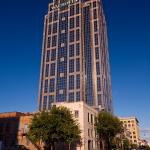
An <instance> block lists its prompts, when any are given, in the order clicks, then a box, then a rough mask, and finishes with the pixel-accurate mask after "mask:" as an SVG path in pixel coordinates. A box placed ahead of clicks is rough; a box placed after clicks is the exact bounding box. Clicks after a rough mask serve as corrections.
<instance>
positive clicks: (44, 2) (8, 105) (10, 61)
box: [0, 0, 150, 128]
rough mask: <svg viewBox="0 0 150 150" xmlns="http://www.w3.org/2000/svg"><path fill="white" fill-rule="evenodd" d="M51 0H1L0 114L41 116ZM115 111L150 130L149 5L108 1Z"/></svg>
mask: <svg viewBox="0 0 150 150" xmlns="http://www.w3.org/2000/svg"><path fill="white" fill-rule="evenodd" d="M50 1H51V0H1V4H0V112H8V111H36V110H37V104H38V103H37V102H38V100H37V97H38V83H39V73H40V61H41V60H40V59H41V47H42V32H43V17H44V14H46V12H47V7H48V2H50ZM103 3H104V9H105V14H106V18H107V26H108V39H109V50H110V61H111V78H112V92H113V103H114V112H115V114H117V115H118V116H136V117H137V118H138V119H139V120H140V123H141V127H142V128H150V1H149V0H142V1H141V0H103Z"/></svg>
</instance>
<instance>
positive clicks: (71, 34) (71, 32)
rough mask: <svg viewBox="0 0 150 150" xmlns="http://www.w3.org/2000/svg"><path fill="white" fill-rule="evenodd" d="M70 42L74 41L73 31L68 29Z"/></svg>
mask: <svg viewBox="0 0 150 150" xmlns="http://www.w3.org/2000/svg"><path fill="white" fill-rule="evenodd" d="M70 42H74V31H70Z"/></svg>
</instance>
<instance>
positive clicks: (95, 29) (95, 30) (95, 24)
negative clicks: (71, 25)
mask: <svg viewBox="0 0 150 150" xmlns="http://www.w3.org/2000/svg"><path fill="white" fill-rule="evenodd" d="M94 32H97V21H94Z"/></svg>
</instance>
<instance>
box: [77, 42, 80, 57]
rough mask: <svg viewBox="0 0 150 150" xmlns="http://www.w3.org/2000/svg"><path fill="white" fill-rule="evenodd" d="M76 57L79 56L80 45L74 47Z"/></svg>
mask: <svg viewBox="0 0 150 150" xmlns="http://www.w3.org/2000/svg"><path fill="white" fill-rule="evenodd" d="M76 55H77V56H79V55H80V44H79V43H77V45H76Z"/></svg>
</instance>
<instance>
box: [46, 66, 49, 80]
mask: <svg viewBox="0 0 150 150" xmlns="http://www.w3.org/2000/svg"><path fill="white" fill-rule="evenodd" d="M48 74H49V64H46V71H45V77H48Z"/></svg>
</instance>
